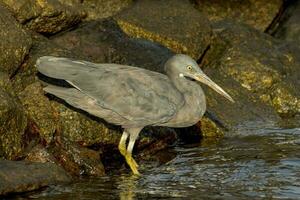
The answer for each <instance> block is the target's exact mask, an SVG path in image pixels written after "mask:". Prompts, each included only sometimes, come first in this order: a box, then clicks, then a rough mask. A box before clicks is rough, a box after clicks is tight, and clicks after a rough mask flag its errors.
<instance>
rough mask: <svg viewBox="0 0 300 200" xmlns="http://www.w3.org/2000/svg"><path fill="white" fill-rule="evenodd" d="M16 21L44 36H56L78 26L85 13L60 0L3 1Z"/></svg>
mask: <svg viewBox="0 0 300 200" xmlns="http://www.w3.org/2000/svg"><path fill="white" fill-rule="evenodd" d="M3 2H4V3H5V4H6V5H7V6H8V7H9V8H10V9H11V11H12V12H13V13H14V15H15V17H16V19H17V20H18V21H19V22H20V23H21V24H23V25H25V26H26V27H28V28H29V29H31V30H34V31H36V32H39V33H43V34H54V33H57V32H60V31H62V30H66V29H68V28H70V27H72V26H74V25H76V24H78V23H79V22H80V21H81V20H82V19H83V18H84V17H85V13H84V12H83V11H82V10H81V9H80V7H74V6H73V7H70V6H68V5H65V4H62V3H60V2H59V1H58V0H40V1H35V0H25V1H14V0H3Z"/></svg>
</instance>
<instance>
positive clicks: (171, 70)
mask: <svg viewBox="0 0 300 200" xmlns="http://www.w3.org/2000/svg"><path fill="white" fill-rule="evenodd" d="M165 70H166V72H167V74H168V75H169V76H171V77H179V78H184V79H192V80H196V81H199V82H201V83H204V84H206V85H208V86H209V87H210V88H212V89H214V90H215V91H216V92H217V93H219V94H220V95H222V96H224V97H225V98H226V99H228V100H229V101H231V102H234V100H233V99H232V98H231V96H230V95H229V94H228V93H227V92H225V91H224V90H223V89H222V88H221V87H220V86H218V85H217V84H216V83H215V82H213V81H212V80H211V79H210V78H209V77H208V76H206V75H205V74H204V72H203V71H202V70H201V69H200V67H199V66H198V64H197V62H196V61H195V60H194V59H192V58H191V57H189V56H187V55H184V54H177V55H175V56H173V57H171V58H170V59H169V60H168V61H167V62H166V64H165Z"/></svg>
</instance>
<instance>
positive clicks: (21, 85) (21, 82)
mask: <svg viewBox="0 0 300 200" xmlns="http://www.w3.org/2000/svg"><path fill="white" fill-rule="evenodd" d="M32 39H33V45H32V48H31V50H30V54H29V55H28V57H27V59H26V61H25V62H24V63H23V65H22V66H21V67H20V68H19V69H18V73H16V74H15V75H14V76H13V77H11V82H12V85H13V88H14V90H15V91H16V93H20V92H22V91H23V90H25V88H26V87H27V86H29V85H31V84H33V83H35V82H37V81H39V78H38V77H37V76H36V73H37V69H36V67H35V62H36V60H37V59H38V58H39V57H41V56H46V55H51V56H62V57H75V58H77V57H79V58H80V55H75V54H74V53H73V52H70V51H69V50H67V49H64V48H62V47H60V46H58V45H55V44H54V43H53V42H51V41H49V39H47V38H45V37H43V36H41V35H40V34H34V33H33V34H32Z"/></svg>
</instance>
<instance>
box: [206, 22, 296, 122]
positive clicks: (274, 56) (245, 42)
mask: <svg viewBox="0 0 300 200" xmlns="http://www.w3.org/2000/svg"><path fill="white" fill-rule="evenodd" d="M214 28H215V29H214V30H215V34H216V37H215V40H214V42H212V44H211V46H210V50H209V51H208V52H207V54H206V55H205V57H204V59H203V63H202V65H203V66H206V68H205V72H206V73H207V74H208V75H210V76H211V77H212V78H213V80H216V82H217V83H219V84H220V85H222V87H223V88H225V89H226V90H228V92H229V93H230V94H231V95H232V96H233V97H234V99H235V100H236V103H235V104H231V105H230V104H228V103H224V102H226V101H225V100H224V99H221V98H215V97H213V96H214V95H215V94H212V92H213V91H209V90H206V95H207V96H208V104H209V106H210V108H211V109H212V108H213V109H212V110H213V111H214V112H215V113H218V115H217V116H218V117H220V118H221V119H222V120H221V121H224V120H225V122H226V119H225V116H224V114H225V115H227V117H228V118H232V119H231V120H227V121H237V122H239V121H241V120H242V121H252V120H254V121H257V120H258V121H265V120H266V121H269V122H270V121H277V120H278V118H277V117H276V115H277V114H279V115H280V116H294V115H296V114H299V111H300V109H299V108H300V104H299V97H300V96H299V94H300V91H299V88H297V87H294V86H295V85H299V84H300V82H299V79H298V78H297V77H299V75H300V74H299V70H297V69H298V68H299V65H300V59H299V56H297V54H296V52H297V51H295V49H294V48H292V49H291V48H290V47H289V46H287V45H286V44H284V43H282V42H280V41H278V40H276V39H274V38H272V37H271V36H269V35H267V34H264V33H261V32H259V31H256V30H255V29H252V28H250V27H248V26H241V25H237V24H233V23H231V22H228V21H222V22H219V23H217V24H215V25H214ZM222 102H223V103H222ZM225 110H226V111H225ZM272 110H273V111H272ZM274 111H275V112H276V113H275V112H274ZM222 113H223V114H222ZM223 119H224V120H223ZM250 119H251V120H250ZM255 119H256V120H255Z"/></svg>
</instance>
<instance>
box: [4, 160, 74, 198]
mask: <svg viewBox="0 0 300 200" xmlns="http://www.w3.org/2000/svg"><path fill="white" fill-rule="evenodd" d="M70 181H71V178H70V177H69V176H68V175H67V174H66V172H65V171H64V170H63V169H62V168H61V167H59V166H57V165H55V164H52V163H33V162H28V161H7V160H1V161H0V195H7V194H10V193H20V192H28V191H32V190H36V189H39V188H42V187H45V186H49V185H53V184H58V183H66V182H70Z"/></svg>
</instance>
